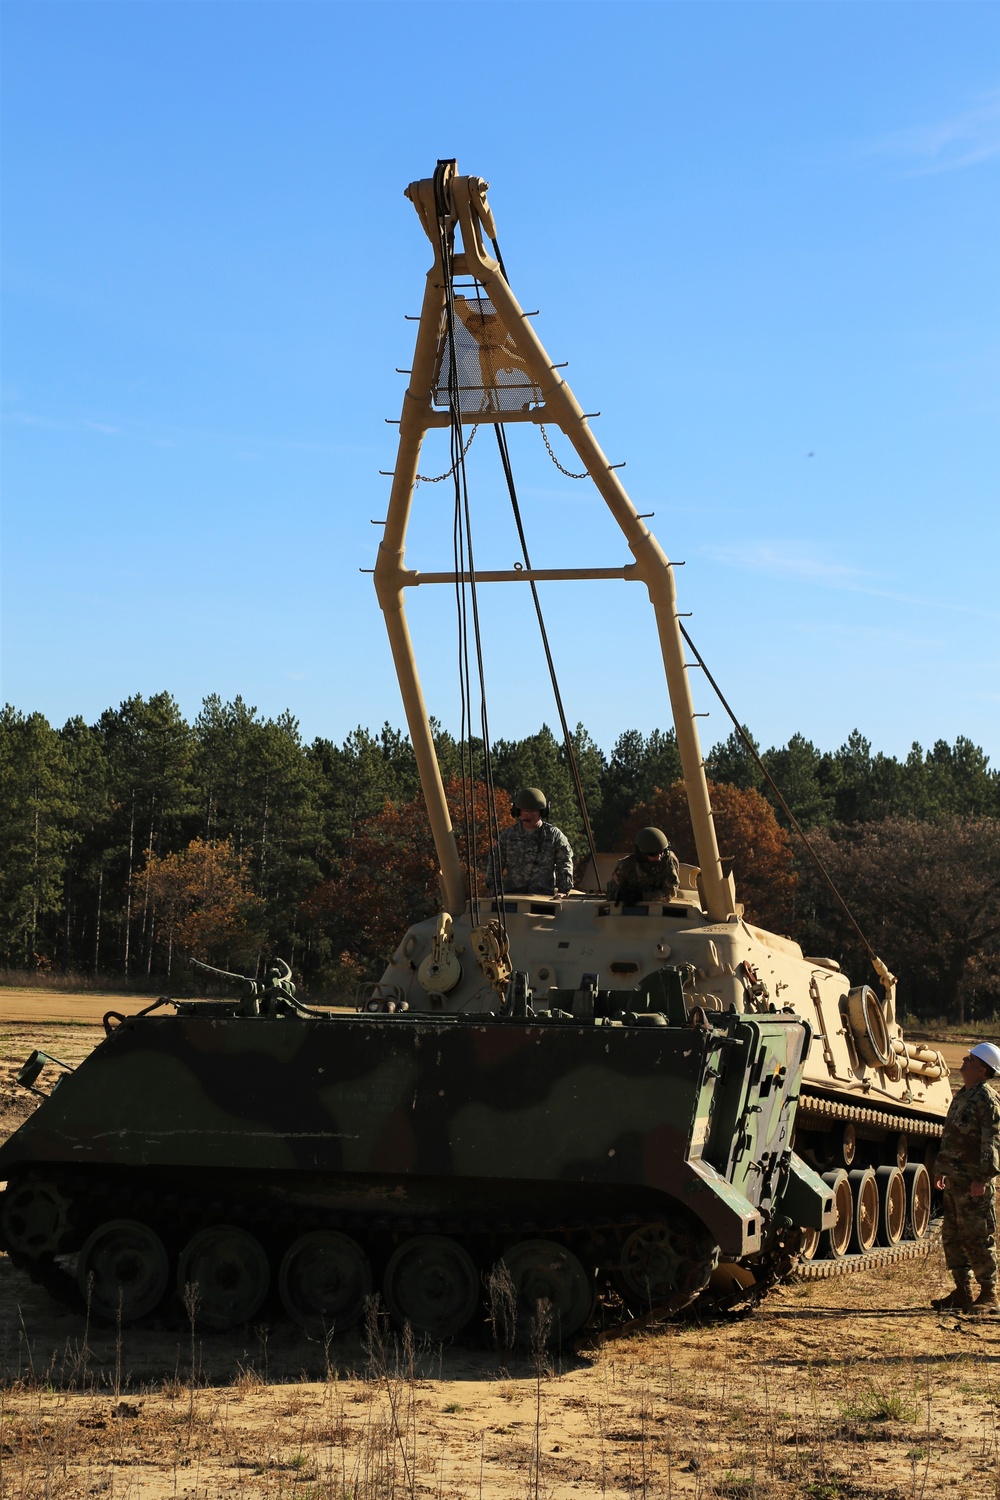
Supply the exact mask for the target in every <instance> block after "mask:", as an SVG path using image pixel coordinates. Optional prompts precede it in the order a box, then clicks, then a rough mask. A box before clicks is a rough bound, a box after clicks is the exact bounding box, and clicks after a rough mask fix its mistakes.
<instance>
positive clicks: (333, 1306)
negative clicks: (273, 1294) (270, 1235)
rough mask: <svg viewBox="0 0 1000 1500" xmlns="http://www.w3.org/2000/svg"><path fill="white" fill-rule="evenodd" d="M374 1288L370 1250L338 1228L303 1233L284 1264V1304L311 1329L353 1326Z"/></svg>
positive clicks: (325, 1330) (281, 1281) (320, 1330)
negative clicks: (368, 1253)
mask: <svg viewBox="0 0 1000 1500" xmlns="http://www.w3.org/2000/svg"><path fill="white" fill-rule="evenodd" d="M371 1289H372V1269H371V1266H370V1265H369V1263H368V1257H367V1255H366V1254H365V1252H364V1251H363V1250H362V1248H361V1246H360V1245H359V1244H358V1242H357V1240H352V1239H351V1237H350V1235H347V1234H340V1233H339V1232H337V1231H335V1230H322V1229H317V1230H314V1231H312V1232H311V1233H310V1234H303V1235H300V1236H299V1238H298V1239H297V1240H296V1241H295V1243H294V1244H292V1245H290V1246H289V1247H288V1249H287V1251H286V1252H285V1255H284V1258H283V1260H282V1262H281V1266H280V1268H279V1270H278V1295H279V1296H280V1298H281V1305H282V1307H284V1309H285V1311H286V1313H287V1314H288V1316H289V1317H290V1318H292V1319H294V1321H295V1322H296V1323H298V1324H299V1325H300V1327H302V1328H305V1329H306V1330H307V1332H309V1333H316V1334H325V1333H329V1332H334V1331H335V1332H337V1333H339V1332H340V1331H341V1330H342V1329H344V1328H352V1327H353V1326H354V1324H355V1323H357V1322H358V1320H359V1318H360V1317H361V1314H362V1313H363V1312H364V1308H365V1298H366V1297H367V1296H369V1294H370V1293H371Z"/></svg>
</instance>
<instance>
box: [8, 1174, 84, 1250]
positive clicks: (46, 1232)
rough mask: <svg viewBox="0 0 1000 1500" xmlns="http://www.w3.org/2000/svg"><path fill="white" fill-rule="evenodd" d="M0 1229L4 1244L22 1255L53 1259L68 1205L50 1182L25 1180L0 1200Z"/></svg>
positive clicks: (67, 1217) (66, 1217) (66, 1220)
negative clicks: (1, 1202)
mask: <svg viewBox="0 0 1000 1500" xmlns="http://www.w3.org/2000/svg"><path fill="white" fill-rule="evenodd" d="M0 1213H2V1217H0V1227H2V1233H3V1237H4V1239H5V1241H6V1242H7V1244H8V1245H9V1246H10V1248H11V1249H12V1250H14V1251H18V1252H20V1254H22V1255H30V1256H32V1257H38V1256H39V1255H54V1254H55V1253H56V1251H57V1250H58V1249H59V1242H60V1240H61V1239H62V1236H63V1233H64V1231H65V1230H66V1227H67V1225H68V1222H69V1205H68V1203H67V1202H66V1199H65V1198H64V1197H63V1195H62V1193H61V1192H60V1191H59V1189H58V1188H57V1187H56V1186H55V1185H54V1184H53V1183H51V1182H39V1181H36V1180H33V1179H31V1180H29V1181H28V1182H24V1183H22V1184H21V1186H20V1187H11V1188H8V1190H7V1192H6V1193H5V1194H4V1196H3V1209H2V1211H0Z"/></svg>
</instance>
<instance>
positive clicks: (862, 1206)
mask: <svg viewBox="0 0 1000 1500" xmlns="http://www.w3.org/2000/svg"><path fill="white" fill-rule="evenodd" d="M848 1177H849V1179H850V1183H851V1196H852V1198H853V1199H854V1228H853V1231H852V1233H851V1249H852V1250H854V1251H855V1252H857V1253H860V1254H863V1253H864V1252H865V1251H868V1250H870V1249H871V1248H872V1246H873V1245H874V1243H875V1237H876V1235H877V1234H878V1183H877V1182H876V1180H875V1173H874V1172H873V1171H872V1169H871V1167H860V1168H858V1170H857V1171H855V1172H849V1173H848Z"/></svg>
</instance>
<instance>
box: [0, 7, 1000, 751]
mask: <svg viewBox="0 0 1000 1500" xmlns="http://www.w3.org/2000/svg"><path fill="white" fill-rule="evenodd" d="M3 27H4V47H3V58H4V61H3V67H4V78H3V92H4V121H3V125H4V130H3V139H4V202H3V209H4V230H5V252H4V266H3V274H4V299H5V300H4V324H3V330H4V332H3V387H4V431H3V479H4V511H3V585H4V589H3V656H2V669H3V676H2V684H0V695H2V697H3V698H5V699H7V700H9V701H11V702H13V703H14V704H15V705H16V706H17V707H19V708H22V709H24V710H26V711H27V710H32V709H39V710H41V711H42V712H43V713H45V714H46V715H47V716H48V717H49V718H50V719H51V720H52V721H53V722H54V723H61V722H63V721H64V720H65V719H66V718H67V717H69V716H70V715H71V714H74V713H81V714H83V715H84V716H85V717H86V718H87V719H89V720H93V719H94V718H96V716H97V715H98V714H99V713H100V712H101V710H102V709H103V708H105V707H107V706H109V705H113V704H116V703H118V702H119V701H120V700H121V699H123V698H125V697H127V696H129V695H131V694H133V693H136V692H142V693H145V694H148V693H152V692H156V691H159V690H161V689H167V690H169V691H170V692H172V693H173V694H174V695H175V697H176V698H177V699H178V701H179V703H180V705H181V708H182V709H183V711H184V712H185V713H186V714H187V715H188V716H193V715H194V714H195V713H196V712H197V710H198V707H199V705H200V702H201V699H202V698H203V696H204V695H205V694H207V693H210V692H218V693H220V694H221V695H222V696H223V697H224V698H231V697H234V696H235V695H236V694H242V695H243V697H244V698H245V699H246V700H247V701H249V702H250V703H253V704H256V705H257V706H258V707H259V708H260V710H261V711H262V712H264V713H267V714H277V713H279V712H280V711H282V710H283V709H285V708H290V709H291V710H292V712H293V713H294V714H295V715H296V716H297V717H298V718H299V720H300V721H301V726H302V730H303V733H304V735H305V736H306V738H307V739H309V738H312V737H313V736H314V735H319V734H322V735H327V736H330V737H332V738H334V739H336V740H340V739H342V738H343V737H344V735H346V734H347V733H348V732H349V731H350V730H351V729H352V728H353V727H354V726H355V725H357V724H359V723H360V724H365V725H370V726H372V727H377V726H378V725H380V724H381V723H382V721H383V720H385V719H388V720H389V721H390V722H392V723H394V724H400V725H401V724H402V722H403V715H402V710H401V707H400V703H399V695H398V690H397V687H396V683H395V679H394V677H393V675H392V670H391V665H390V659H389V653H388V648H387V645H386V641H385V635H384V630H383V626H382V621H381V615H380V613H379V611H378V608H377V605H376V602H375V598H374V591H373V589H372V585H371V579H370V577H369V576H368V575H366V574H363V573H362V572H361V571H360V570H361V569H363V568H370V567H371V566H372V565H373V563H374V551H375V547H376V545H377V537H378V534H379V533H378V529H377V528H376V527H374V526H372V525H371V524H370V522H371V520H372V519H377V518H379V517H381V516H383V515H384V514H385V500H386V496H387V488H386V486H387V481H386V480H384V479H381V478H380V477H379V475H378V470H379V469H391V468H392V466H393V456H394V429H393V427H392V426H389V425H386V423H385V421H384V418H385V417H390V416H395V415H397V414H398V411H399V405H400V401H401V399H402V390H403V380H402V378H401V377H400V376H399V375H397V374H395V373H394V367H395V366H401V367H404V368H405V367H407V366H408V365H409V356H410V352H411V349H412V338H413V329H414V325H413V324H410V323H406V322H405V321H404V314H406V313H414V312H416V311H417V310H418V308H419V305H420V297H421V293H422V286H423V279H424V274H425V272H426V269H427V265H428V263H429V246H428V244H427V242H426V240H425V238H424V235H423V232H422V230H421V229H420V226H419V223H418V220H417V218H416V215H415V214H414V212H413V210H412V208H411V207H410V205H409V204H408V203H407V202H406V201H405V200H404V198H403V196H402V194H403V188H404V187H405V186H406V184H407V182H409V181H410V180H411V179H413V178H416V177H423V176H428V175H430V174H431V172H432V171H433V168H434V164H435V161H436V160H437V158H438V157H441V156H455V157H457V158H458V162H459V167H460V169H461V170H462V171H465V172H470V173H473V174H478V175H482V176H484V177H486V178H487V179H489V180H490V182H491V184H492V188H491V193H490V199H491V203H492V205H493V208H494V211H495V213H496V216H497V224H498V232H499V239H500V244H501V248H502V250H503V254H504V258H505V261H506V264H507V268H508V272H509V274H510V278H511V282H512V285H513V288H514V291H515V293H516V295H517V296H518V298H519V300H520V301H521V303H522V305H523V306H525V307H528V308H536V307H537V308H539V309H540V310H541V311H540V315H539V317H538V318H537V319H536V320H535V326H536V328H537V331H538V332H539V334H540V336H541V338H542V339H543V341H544V342H545V344H546V345H547V347H548V348H549V350H550V352H551V354H552V357H553V359H554V360H562V359H568V360H569V361H570V364H569V368H568V370H567V372H566V373H567V377H568V379H569V381H570V383H571V385H572V387H573V389H574V391H575V392H576V394H577V396H578V397H579V399H580V401H581V402H582V404H583V406H584V409H585V410H587V411H592V410H598V409H599V410H600V411H601V412H602V416H601V419H600V420H599V421H597V422H595V423H594V427H595V430H596V432H597V435H598V437H599V439H600V441H601V443H602V444H603V446H604V448H605V450H606V452H607V453H608V456H609V458H610V459H611V461H613V462H617V461H620V460H626V461H627V465H628V466H627V468H626V469H625V470H624V471H622V477H623V479H624V481H625V483H626V486H627V487H628V489H629V490H630V493H631V494H632V497H633V499H634V500H635V502H636V504H637V506H638V508H639V509H640V510H641V511H655V519H654V520H653V521H652V522H651V525H652V528H653V530H654V532H655V533H656V535H657V536H658V538H659V540H660V541H661V543H662V544H663V546H664V548H665V549H666V551H667V553H668V554H669V555H670V556H671V557H673V558H676V559H678V560H684V561H685V562H686V566H685V568H684V569H683V570H682V571H681V573H680V574H679V590H680V596H681V608H682V609H686V610H691V611H692V612H693V613H692V617H691V620H690V621H689V622H688V623H689V628H690V630H691V633H692V635H693V637H694V639H695V641H696V643H697V644H698V646H699V649H700V650H701V651H702V653H703V655H704V656H705V658H706V660H707V661H708V664H709V666H710V667H711V669H712V670H713V672H714V674H715V676H716V677H717V678H718V680H719V682H720V685H721V686H722V687H723V690H724V691H725V692H726V693H727V696H728V697H729V698H730V701H731V702H732V704H733V706H734V708H736V710H737V711H738V712H739V714H740V716H741V717H742V718H743V719H744V720H745V721H746V722H747V723H748V724H749V725H750V726H751V728H752V730H753V732H754V733H755V735H756V736H757V738H758V739H759V740H760V741H762V742H763V743H764V744H765V745H768V744H776V743H782V742H783V741H785V740H786V739H787V738H788V736H789V735H790V734H792V733H793V732H795V731H796V730H800V731H802V732H803V733H805V734H806V735H807V736H809V737H810V738H812V739H813V740H814V741H815V742H816V743H817V744H819V745H820V746H821V747H822V748H827V749H833V748H835V747H836V746H837V745H839V744H840V743H842V742H843V740H844V739H845V738H846V737H847V735H848V734H849V733H850V731H851V730H852V729H853V728H855V727H858V728H860V729H861V730H862V732H863V733H864V734H865V735H866V736H867V737H868V738H869V739H870V740H871V741H872V742H873V745H874V746H875V748H876V749H881V750H885V751H886V752H888V753H893V754H905V752H906V751H907V749H908V748H909V745H910V743H911V741H913V740H919V741H920V742H922V743H923V744H925V745H926V744H928V743H930V742H932V741H933V740H935V739H937V738H945V739H947V740H953V739H954V738H955V736H956V735H959V734H965V735H968V736H969V737H970V738H972V739H973V740H975V741H976V742H977V743H979V744H981V745H982V746H983V747H984V748H985V749H986V750H987V752H988V753H989V754H990V755H991V757H992V758H993V761H994V763H997V762H998V761H1000V670H998V668H1000V589H998V582H997V543H998V539H1000V538H998V532H1000V526H998V520H997V513H998V503H997V502H998V492H1000V379H998V375H1000V359H998V353H1000V318H998V275H997V267H998V264H1000V246H998V227H1000V191H998V187H1000V183H998V178H1000V7H998V6H997V5H995V4H992V3H986V4H964V3H961V0H957V3H956V0H949V3H944V4H927V5H925V4H822V3H820V4H811V3H798V4H757V3H739V4H724V3H720V4H715V3H694V4H669V3H665V4H638V5H637V4H628V3H614V4H573V3H562V4H558V3H557V4H546V3H536V4H530V5H526V4H509V5H506V6H502V7H501V6H496V5H490V4H477V3H474V0H470V3H466V4H463V5H451V4H433V3H424V4H402V5H399V4H378V3H370V4H365V5H354V4H331V3H323V0H314V3H296V0H282V3H278V4H272V3H242V0H238V3H214V0H188V3H167V4H161V3H157V0H130V3H126V4H119V3H100V4H94V3H87V0H74V3H72V4H59V3H46V0H35V3H27V4H26V3H20V0H6V3H5V5H4V8H3ZM554 441H555V444H556V449H557V453H558V456H559V457H560V458H561V459H562V461H563V463H564V464H565V466H566V467H567V468H570V469H573V468H576V467H578V465H577V464H576V462H575V459H574V455H573V454H572V451H571V450H570V448H569V445H568V444H567V443H566V441H565V440H564V439H562V437H561V436H560V435H559V434H558V433H556V434H554ZM510 445H511V452H512V457H513V461H514V469H515V474H516V477H517V480H518V485H519V491H520V496H521V502H522V508H523V511H524V515H525V523H526V527H527V530H528V537H529V543H530V546H531V551H532V558H533V561H534V562H535V563H536V565H538V566H558V565H560V564H562V565H572V564H579V565H583V566H607V565H609V564H613V563H619V562H626V561H628V556H627V551H626V548H625V545H624V542H623V541H622V540H621V539H620V538H619V537H618V535H617V532H616V530H615V528H614V526H613V524H612V523H611V522H610V519H609V518H608V517H607V516H606V513H605V512H604V510H603V507H602V506H601V504H600V502H599V500H598V499H597V497H596V494H595V492H594V491H593V490H592V488H591V487H590V486H589V485H588V484H582V483H574V482H572V481H570V480H566V479H563V478H562V476H561V475H560V474H559V473H558V472H557V470H556V469H555V468H553V467H552V465H551V464H550V463H549V460H548V458H547V456H546V454H545V452H544V450H543V449H542V447H541V444H540V441H539V438H538V434H537V433H536V432H534V430H532V431H531V432H528V431H526V430H524V429H520V428H516V429H512V430H511V432H510ZM494 453H495V445H494V444H493V443H492V441H491V439H490V438H489V435H488V434H487V433H483V434H480V440H479V442H478V443H476V444H475V445H474V446H473V449H472V451H471V453H470V456H469V475H470V483H471V486H472V500H473V505H474V509H475V517H476V521H475V524H476V545H477V561H478V563H479V565H480V566H489V565H492V566H499V567H509V566H510V564H511V563H512V562H513V561H514V559H515V557H516V556H517V552H516V549H515V545H514V539H513V530H512V526H511V523H510V520H509V518H508V512H507V510H506V509H505V507H506V500H505V495H504V492H503V490H502V487H501V482H500V474H499V471H498V468H497V465H496V462H495V461H494ZM446 467H447V460H446V458H445V448H444V439H443V438H442V437H441V436H440V435H436V436H435V437H434V438H433V439H432V440H431V441H430V442H429V444H428V447H427V449H426V450H425V462H424V463H423V465H422V468H423V472H425V473H435V472H440V471H441V470H442V469H444V468H446ZM447 488H448V486H447V485H438V486H421V487H420V489H419V490H418V494H417V501H416V505H415V512H414V522H413V527H412V530H411V536H410V543H409V548H408V554H407V556H408V561H409V562H410V563H411V564H412V565H413V566H415V567H420V568H424V569H428V568H435V567H437V568H441V567H448V566H450V549H451V542H450V534H451V533H450V513H449V510H450V503H451V501H450V496H449V495H445V494H442V493H441V492H442V491H444V490H446V489H447ZM432 592H433V597H425V594H426V595H430V594H432ZM446 593H447V591H445V590H437V591H430V590H427V591H423V590H420V591H414V592H412V593H411V595H410V596H409V597H408V613H409V616H410V621H411V627H412V629H413V633H414V636H415V639H416V642H417V647H418V651H419V654H420V666H421V673H422V677H423V680H424V686H425V692H426V696H427V699H428V702H429V706H430V708H431V710H432V711H433V712H436V713H437V714H438V716H439V717H440V718H442V719H443V720H444V722H445V723H446V724H448V725H450V726H451V727H453V728H454V727H457V712H458V711H457V684H456V682H455V672H454V669H453V664H454V661H455V650H456V648H455V639H454V637H455V630H454V622H453V619H452V613H453V606H452V604H451V601H450V599H449V598H447V597H445V595H446ZM483 593H484V596H485V597H484V600H483V609H484V617H485V624H486V630H487V642H488V644H487V668H488V673H489V703H490V718H491V728H492V732H493V734H494V735H495V736H498V737H500V736H505V737H514V736H520V735H522V734H525V733H528V732H531V731H533V730H534V729H536V728H537V727H538V725H539V724H540V723H541V722H542V720H543V719H544V720H548V721H549V722H550V723H554V710H553V707H552V704H551V699H550V696H549V690H548V684H547V678H546V675H545V672H544V667H543V663H542V658H541V653H540V648H539V646H538V643H537V632H536V628H535V625H534V620H533V616H532V615H531V613H530V600H529V599H528V596H527V593H526V591H523V590H520V589H509V588H508V589H493V590H492V591H487V590H485V589H484V591H483ZM543 605H544V607H545V610H546V617H547V622H548V624H549V628H550V633H551V637H552V644H553V650H554V654H555V657H556V662H557V666H558V668H559V673H560V681H561V685H562V690H563V695H564V699H565V702H566V708H567V712H568V714H569V716H570V718H571V720H573V721H576V720H582V721H583V722H584V723H585V724H586V725H587V727H588V728H589V729H590V731H591V732H592V734H593V735H594V736H595V738H596V739H597V740H598V742H599V743H601V744H602V745H603V746H604V747H605V748H606V749H610V747H611V745H612V744H613V742H614V739H615V738H616V736H617V734H618V733H619V732H620V731H621V730H622V729H625V728H628V727H638V728H641V729H643V730H645V731H648V730H650V729H651V728H653V727H654V726H655V725H663V724H665V723H666V722H667V720H666V714H667V700H666V692H665V689H664V686H663V683H662V678H661V675H660V671H659V668H658V666H657V660H658V657H657V653H656V648H655V640H654V637H653V633H652V622H651V618H650V616H649V611H648V606H647V605H646V604H645V602H644V596H643V594H642V592H641V590H640V589H639V588H638V586H636V585H625V584H604V585H596V586H593V587H589V586H583V585H579V584H572V585H558V584H553V585H550V586H549V587H548V588H547V589H546V590H545V591H544V594H543ZM696 692H697V696H698V699H699V702H698V707H699V708H702V709H708V710H711V711H712V712H711V717H710V718H708V719H706V720H703V721H702V730H703V734H704V736H705V739H706V741H707V743H709V744H710V743H712V742H713V741H714V740H716V739H720V738H723V737H724V736H725V735H726V734H727V733H728V727H729V726H728V723H727V721H726V720H725V719H724V716H723V715H722V712H721V709H719V708H718V706H717V705H715V704H713V703H712V702H711V701H710V699H709V696H708V694H707V692H706V690H705V689H704V688H703V687H702V686H700V685H699V684H697V683H696Z"/></svg>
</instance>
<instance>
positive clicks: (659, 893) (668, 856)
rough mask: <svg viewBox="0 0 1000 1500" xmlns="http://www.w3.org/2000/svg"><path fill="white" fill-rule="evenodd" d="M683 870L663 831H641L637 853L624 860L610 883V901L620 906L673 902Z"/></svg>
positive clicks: (614, 872) (648, 829)
mask: <svg viewBox="0 0 1000 1500" xmlns="http://www.w3.org/2000/svg"><path fill="white" fill-rule="evenodd" d="M679 878H680V866H679V864H678V863H677V855H676V854H675V853H674V851H673V850H672V849H671V847H670V840H669V839H668V838H667V836H666V834H665V833H664V832H663V831H662V829H660V828H640V829H639V832H638V833H637V834H636V836H635V849H634V851H633V853H631V854H630V855H629V856H628V858H627V859H620V860H619V861H618V863H617V864H616V865H615V867H614V870H613V871H612V872H611V879H610V880H609V881H608V886H607V893H608V899H609V900H610V901H613V902H614V903H615V905H616V906H635V905H636V904H637V903H638V902H640V901H656V900H660V901H671V900H673V898H674V896H676V894H677V883H678V880H679Z"/></svg>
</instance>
